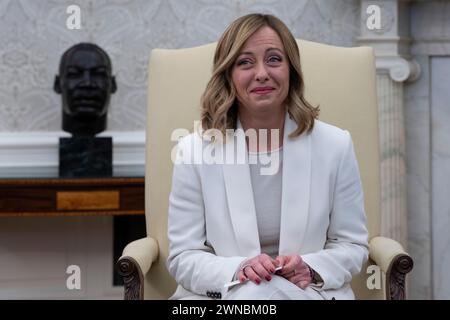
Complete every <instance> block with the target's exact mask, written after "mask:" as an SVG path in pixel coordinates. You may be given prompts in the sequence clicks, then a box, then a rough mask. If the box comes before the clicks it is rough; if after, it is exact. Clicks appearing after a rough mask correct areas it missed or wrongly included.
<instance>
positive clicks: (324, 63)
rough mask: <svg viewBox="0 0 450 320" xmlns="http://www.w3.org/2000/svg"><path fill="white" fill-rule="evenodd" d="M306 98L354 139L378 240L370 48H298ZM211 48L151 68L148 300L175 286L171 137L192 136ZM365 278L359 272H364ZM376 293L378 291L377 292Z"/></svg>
mask: <svg viewBox="0 0 450 320" xmlns="http://www.w3.org/2000/svg"><path fill="white" fill-rule="evenodd" d="M297 41H298V45H299V48H300V56H301V64H302V68H303V75H304V80H305V86H306V88H305V94H306V98H307V99H308V101H310V102H311V103H312V104H313V105H320V109H321V114H320V117H319V118H320V119H321V120H323V121H325V122H328V123H331V124H334V125H336V126H338V127H341V128H344V129H347V130H349V131H350V133H351V134H352V138H353V141H354V144H355V150H356V154H357V158H358V162H359V165H360V172H361V176H362V181H363V188H364V193H365V207H366V213H367V217H368V228H369V233H370V236H371V237H373V236H375V235H379V228H380V179H379V168H380V166H379V161H380V160H379V159H380V157H379V151H378V150H379V148H378V112H377V101H376V83H375V64H374V56H373V52H372V49H371V48H368V47H358V48H342V47H335V46H330V45H324V44H320V43H315V42H310V41H304V40H297ZM215 47H216V43H212V44H208V45H204V46H200V47H195V48H189V49H177V50H163V49H155V50H153V51H152V54H151V57H150V63H149V64H150V65H149V90H148V112H147V159H146V221H147V233H148V234H149V235H150V236H152V237H154V238H156V239H157V240H158V242H159V247H160V255H159V259H158V261H157V262H156V265H155V266H154V267H152V268H151V271H150V272H149V274H148V276H147V277H146V280H145V281H146V290H145V297H146V298H167V297H168V296H169V295H170V294H171V293H172V292H173V291H174V289H175V282H174V280H173V279H172V278H171V277H170V275H169V274H168V272H167V270H166V266H165V263H166V259H167V256H168V241H167V211H168V197H169V193H170V187H171V178H172V169H173V163H172V161H171V152H172V150H173V148H174V147H175V145H176V142H175V141H171V135H172V132H173V130H175V129H177V128H186V129H188V130H190V131H191V132H192V129H193V126H194V121H195V120H199V118H200V117H199V115H200V106H199V99H200V96H201V94H202V92H203V90H204V89H205V86H206V84H207V82H208V80H209V78H210V76H211V71H212V61H213V55H214V50H215ZM363 271H364V270H363ZM364 279H365V277H364V276H360V277H356V278H355V279H354V281H353V282H352V286H353V288H354V290H355V293H356V295H357V298H371V297H372V298H373V297H374V293H372V292H370V291H368V290H367V289H365V288H366V286H365V281H364ZM149 286H150V287H151V288H149ZM376 291H380V290H376Z"/></svg>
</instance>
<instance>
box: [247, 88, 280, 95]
mask: <svg viewBox="0 0 450 320" xmlns="http://www.w3.org/2000/svg"><path fill="white" fill-rule="evenodd" d="M274 90H275V88H272V87H258V88H255V89H253V90H252V91H251V92H252V93H256V94H261V95H263V94H268V93H270V92H272V91H274Z"/></svg>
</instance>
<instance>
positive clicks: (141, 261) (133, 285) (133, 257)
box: [116, 237, 159, 300]
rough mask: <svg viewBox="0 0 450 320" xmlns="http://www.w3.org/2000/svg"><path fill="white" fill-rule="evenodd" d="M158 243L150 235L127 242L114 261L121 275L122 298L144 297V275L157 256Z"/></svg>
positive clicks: (141, 298) (134, 298) (140, 298)
mask: <svg viewBox="0 0 450 320" xmlns="http://www.w3.org/2000/svg"><path fill="white" fill-rule="evenodd" d="M158 251H159V250H158V243H157V241H156V240H155V239H153V238H151V237H147V238H142V239H139V240H136V241H133V242H131V243H129V244H128V245H127V246H126V247H125V249H124V250H123V254H122V256H121V257H120V258H119V260H118V261H117V263H116V268H117V272H118V273H119V275H120V276H121V277H123V282H124V289H125V294H124V299H125V300H143V299H144V277H145V275H146V274H147V272H148V271H149V270H150V267H151V266H152V263H153V262H154V261H155V260H156V259H157V258H158Z"/></svg>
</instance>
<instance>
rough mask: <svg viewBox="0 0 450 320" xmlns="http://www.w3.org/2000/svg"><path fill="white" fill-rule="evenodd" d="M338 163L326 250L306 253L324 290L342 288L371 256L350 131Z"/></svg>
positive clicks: (305, 257)
mask: <svg viewBox="0 0 450 320" xmlns="http://www.w3.org/2000/svg"><path fill="white" fill-rule="evenodd" d="M346 137H347V138H346V142H345V143H344V146H345V147H344V148H342V149H343V152H342V156H341V160H340V163H339V166H338V172H337V175H336V181H335V186H334V194H333V195H331V196H332V199H333V202H332V209H331V213H330V221H329V227H328V232H327V240H326V243H325V246H324V248H323V250H320V251H318V252H314V253H308V254H305V255H302V258H303V260H304V261H305V262H306V263H307V264H308V265H309V266H310V267H311V268H313V269H314V270H315V271H316V272H317V273H319V275H320V276H321V278H322V280H323V285H322V287H321V289H323V290H326V289H338V288H341V287H342V286H343V285H344V284H345V283H348V282H350V281H351V279H352V276H354V275H356V274H358V273H359V272H360V271H361V268H362V265H363V264H364V263H365V261H367V258H368V232H367V227H366V223H367V222H366V215H365V211H364V196H363V190H362V185H361V179H360V174H359V169H358V163H357V160H356V155H355V152H354V148H353V142H352V139H351V137H350V134H349V133H348V132H347V131H346Z"/></svg>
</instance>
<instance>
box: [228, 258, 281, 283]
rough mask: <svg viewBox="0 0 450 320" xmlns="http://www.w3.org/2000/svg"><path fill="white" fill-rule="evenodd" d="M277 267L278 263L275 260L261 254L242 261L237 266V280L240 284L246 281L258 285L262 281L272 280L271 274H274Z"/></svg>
mask: <svg viewBox="0 0 450 320" xmlns="http://www.w3.org/2000/svg"><path fill="white" fill-rule="evenodd" d="M277 266H278V262H277V261H276V260H275V259H272V258H271V257H270V256H268V255H267V254H265V253H262V254H260V255H257V256H256V257H253V258H250V259H247V260H244V261H243V262H242V263H241V264H240V265H239V272H238V274H237V278H238V279H239V281H240V282H244V281H245V280H247V279H248V280H250V281H253V282H254V283H256V284H260V283H261V280H262V279H265V280H267V281H270V280H271V279H272V276H271V274H273V273H274V272H275V268H276V267H277Z"/></svg>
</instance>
